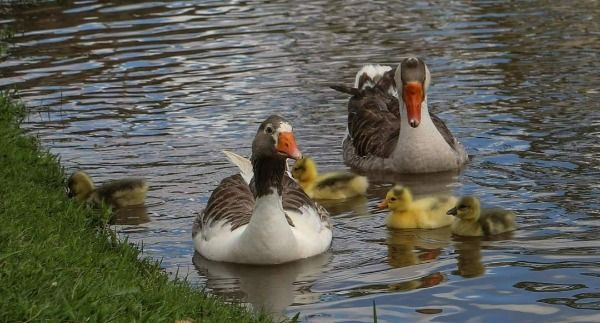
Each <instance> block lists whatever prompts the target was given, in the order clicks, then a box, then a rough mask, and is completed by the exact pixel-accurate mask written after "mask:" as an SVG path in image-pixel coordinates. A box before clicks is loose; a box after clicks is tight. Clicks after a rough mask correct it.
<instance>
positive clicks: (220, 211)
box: [194, 174, 254, 232]
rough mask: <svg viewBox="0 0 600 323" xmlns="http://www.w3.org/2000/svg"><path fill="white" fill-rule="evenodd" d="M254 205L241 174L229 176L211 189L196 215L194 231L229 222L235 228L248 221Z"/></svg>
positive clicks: (232, 228) (252, 196) (248, 188)
mask: <svg viewBox="0 0 600 323" xmlns="http://www.w3.org/2000/svg"><path fill="white" fill-rule="evenodd" d="M253 207H254V195H252V192H251V191H250V187H249V186H248V184H246V181H245V180H244V179H243V178H242V176H241V175H239V174H236V175H233V176H229V177H227V178H225V179H223V180H222V181H221V183H220V184H219V186H217V188H216V189H215V190H214V191H213V193H212V194H211V196H210V198H209V199H208V203H207V204H206V208H205V209H204V211H203V212H202V213H201V214H199V215H198V217H197V219H196V223H195V225H194V227H195V228H194V232H198V231H200V230H206V229H208V228H210V227H211V226H212V225H214V224H217V223H219V224H220V225H225V224H231V230H232V231H233V230H235V229H237V228H239V227H240V226H242V225H245V224H248V223H249V222H250V217H251V216H252V209H253Z"/></svg>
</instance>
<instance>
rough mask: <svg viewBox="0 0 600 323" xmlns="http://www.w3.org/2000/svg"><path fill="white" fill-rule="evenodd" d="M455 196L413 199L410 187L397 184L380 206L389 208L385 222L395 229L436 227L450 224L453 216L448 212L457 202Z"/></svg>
mask: <svg viewBox="0 0 600 323" xmlns="http://www.w3.org/2000/svg"><path fill="white" fill-rule="evenodd" d="M456 201H457V198H456V197H454V196H432V197H425V198H421V199H418V200H413V196H412V193H411V191H410V189H408V187H404V186H402V185H396V186H394V187H393V188H392V189H391V190H389V191H388V193H387V195H386V197H385V200H383V201H382V202H381V203H380V204H379V207H380V208H389V209H390V211H391V212H390V214H389V215H388V216H387V218H386V220H385V223H386V225H387V226H388V227H389V228H393V229H435V228H441V227H445V226H449V225H451V224H452V222H453V221H454V219H453V217H452V216H450V215H448V214H446V211H447V210H448V207H452V206H453V205H455V204H456Z"/></svg>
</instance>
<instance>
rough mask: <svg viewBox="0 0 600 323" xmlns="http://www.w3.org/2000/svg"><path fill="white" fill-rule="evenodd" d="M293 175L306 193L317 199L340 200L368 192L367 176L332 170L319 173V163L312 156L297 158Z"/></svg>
mask: <svg viewBox="0 0 600 323" xmlns="http://www.w3.org/2000/svg"><path fill="white" fill-rule="evenodd" d="M292 176H293V177H294V178H295V179H296V180H297V181H298V184H300V186H301V187H302V189H304V192H306V195H308V196H309V197H310V198H313V199H317V200H339V199H347V198H350V197H355V196H361V195H366V194H367V188H368V187H369V181H368V180H367V178H366V177H365V176H360V175H356V174H352V173H349V172H331V173H325V174H322V175H319V174H318V172H317V165H316V163H315V161H314V160H313V159H312V158H310V157H304V158H301V159H299V160H297V161H296V162H295V163H294V166H293V167H292Z"/></svg>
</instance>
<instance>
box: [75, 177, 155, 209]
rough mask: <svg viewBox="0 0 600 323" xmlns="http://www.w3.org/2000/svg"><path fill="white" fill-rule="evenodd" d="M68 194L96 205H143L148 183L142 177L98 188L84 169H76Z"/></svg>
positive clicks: (106, 184)
mask: <svg viewBox="0 0 600 323" xmlns="http://www.w3.org/2000/svg"><path fill="white" fill-rule="evenodd" d="M67 186H68V195H69V197H74V198H75V199H76V200H78V201H81V202H87V203H90V204H92V205H94V206H100V205H101V204H102V203H105V204H107V205H110V206H112V207H113V208H122V207H127V206H137V205H143V204H144V202H145V199H146V192H148V184H147V183H146V180H145V179H142V178H124V179H120V180H114V181H110V182H107V183H105V184H104V185H101V186H100V187H98V188H96V187H95V185H94V181H92V178H91V177H90V176H89V175H88V174H87V173H86V172H84V171H76V172H75V173H73V174H72V175H71V176H70V177H69V180H68V181H67Z"/></svg>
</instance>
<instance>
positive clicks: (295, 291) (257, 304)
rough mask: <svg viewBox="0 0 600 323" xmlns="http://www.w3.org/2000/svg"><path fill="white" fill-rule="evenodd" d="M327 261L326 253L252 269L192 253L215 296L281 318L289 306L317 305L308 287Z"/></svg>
mask: <svg viewBox="0 0 600 323" xmlns="http://www.w3.org/2000/svg"><path fill="white" fill-rule="evenodd" d="M330 259H331V254H330V253H329V252H326V253H323V254H320V255H317V256H314V257H311V258H307V259H302V260H299V261H294V262H291V263H285V264H281V265H274V266H254V265H241V264H233V263H225V262H215V261H210V260H208V259H206V258H203V257H202V256H201V255H200V254H198V253H195V254H194V258H193V263H194V266H195V267H196V269H197V270H198V271H199V272H200V273H201V274H202V275H204V276H206V278H207V283H206V286H207V287H208V288H209V289H211V290H212V291H213V292H214V293H215V294H217V295H220V296H223V297H225V298H227V299H235V300H241V301H244V302H247V303H249V304H251V305H252V307H253V308H254V309H256V310H261V309H262V310H265V311H266V312H267V313H270V314H273V315H282V317H283V315H284V311H285V309H286V308H287V307H288V306H289V305H291V304H309V303H315V302H318V297H319V295H318V294H314V293H312V292H311V285H312V283H313V282H314V281H315V280H316V279H317V277H318V276H319V275H320V274H321V272H322V271H323V268H324V267H325V265H326V264H327V263H328V262H329V261H330ZM240 294H241V295H240Z"/></svg>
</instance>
